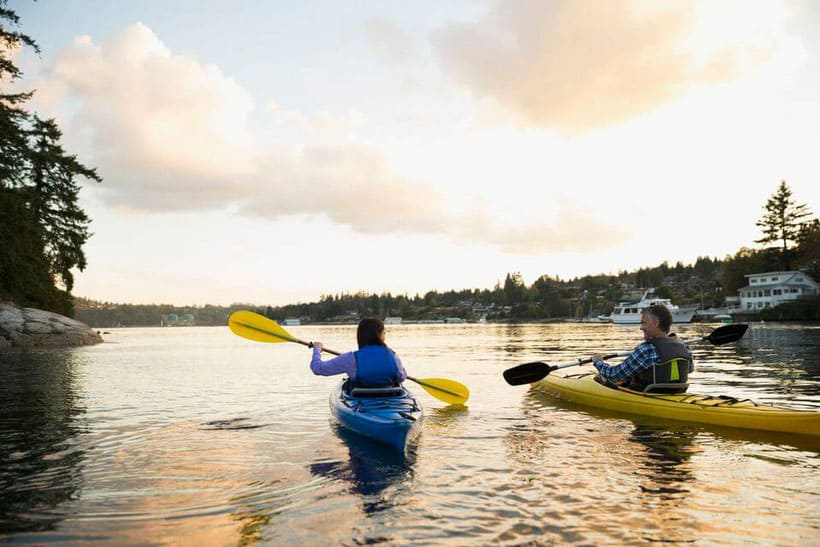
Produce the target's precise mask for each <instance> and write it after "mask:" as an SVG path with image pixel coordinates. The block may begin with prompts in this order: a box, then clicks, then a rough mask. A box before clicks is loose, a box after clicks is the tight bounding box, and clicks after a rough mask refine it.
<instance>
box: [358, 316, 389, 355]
mask: <svg viewBox="0 0 820 547" xmlns="http://www.w3.org/2000/svg"><path fill="white" fill-rule="evenodd" d="M383 332H384V323H382V322H381V320H380V319H374V318H372V317H365V318H364V319H362V320H361V321H359V327H358V328H357V329H356V341H357V342H358V343H359V347H360V348H361V347H364V346H374V345H378V346H383V345H384V342H382V341H381V340H380V339H379V335H380V334H381V333H383Z"/></svg>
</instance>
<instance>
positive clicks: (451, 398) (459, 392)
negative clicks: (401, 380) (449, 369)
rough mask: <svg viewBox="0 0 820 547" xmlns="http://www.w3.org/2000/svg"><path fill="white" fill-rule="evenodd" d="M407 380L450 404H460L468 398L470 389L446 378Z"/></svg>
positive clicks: (411, 378)
mask: <svg viewBox="0 0 820 547" xmlns="http://www.w3.org/2000/svg"><path fill="white" fill-rule="evenodd" d="M407 379H408V380H411V381H413V382H416V383H417V384H418V385H420V386H421V387H422V388H424V391H426V392H427V393H429V394H430V395H432V396H433V397H435V398H436V399H438V400H439V401H444V402H445V403H447V404H450V405H462V404H464V403H466V402H467V399H469V398H470V390H469V389H467V386H465V385H464V384H462V383H459V382H456V381H455V380H448V379H446V378H413V377H412V376H408V377H407Z"/></svg>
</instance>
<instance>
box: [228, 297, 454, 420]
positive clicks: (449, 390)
mask: <svg viewBox="0 0 820 547" xmlns="http://www.w3.org/2000/svg"><path fill="white" fill-rule="evenodd" d="M228 327H230V329H231V331H232V332H233V333H234V334H236V335H237V336H241V337H242V338H247V339H248V340H254V341H256V342H268V343H278V342H294V343H296V344H302V345H303V346H307V347H309V348H312V347H313V343H312V342H305V341H304V340H300V339H298V338H296V337H295V336H293V335H291V334H290V333H289V332H288V331H286V330H285V329H283V328H282V326H281V325H279V323H277V322H276V321H273V320H272V319H268V318H267V317H265V316H264V315H260V314H258V313H254V312H252V311H245V310H240V311H235V312H233V313H232V314H231V316H230V317H229V318H228ZM322 351H325V352H327V353H330V354H332V355H341V353H340V352H338V351H334V350H332V349H329V348H322ZM407 379H408V380H410V381H413V382H415V383H417V384H418V385H420V386H421V387H422V388H423V389H424V390H425V391H426V392H427V393H429V394H430V395H432V396H433V397H435V398H436V399H438V400H440V401H444V402H445V403H447V404H451V405H452V404H464V403H466V402H467V399H469V398H470V390H469V389H467V386H465V385H464V384H461V383H459V382H456V381H455V380H448V379H446V378H413V377H412V376H408V377H407Z"/></svg>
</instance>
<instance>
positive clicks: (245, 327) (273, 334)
mask: <svg viewBox="0 0 820 547" xmlns="http://www.w3.org/2000/svg"><path fill="white" fill-rule="evenodd" d="M228 327H230V329H231V331H233V333H234V334H236V335H237V336H241V337H242V338H247V339H248V340H255V341H257V342H271V343H276V342H296V343H297V344H304V342H302V341H301V340H299V339H298V338H294V337H293V336H291V335H290V334H289V333H288V331H286V330H285V329H283V328H282V327H281V326H279V323H277V322H276V321H273V320H272V319H268V318H267V317H265V316H264V315H259V314H258V313H254V312H252V311H245V310H240V311H235V312H233V313H232V314H231V316H230V317H229V318H228Z"/></svg>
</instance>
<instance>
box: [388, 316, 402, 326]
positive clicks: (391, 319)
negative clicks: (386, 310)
mask: <svg viewBox="0 0 820 547" xmlns="http://www.w3.org/2000/svg"><path fill="white" fill-rule="evenodd" d="M384 324H385V325H401V317H385V318H384Z"/></svg>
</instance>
